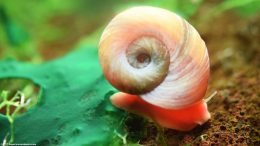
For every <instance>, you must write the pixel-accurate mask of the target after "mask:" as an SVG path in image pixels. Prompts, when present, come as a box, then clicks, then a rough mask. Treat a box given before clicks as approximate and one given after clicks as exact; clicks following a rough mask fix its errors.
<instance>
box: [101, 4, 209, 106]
mask: <svg viewBox="0 0 260 146" xmlns="http://www.w3.org/2000/svg"><path fill="white" fill-rule="evenodd" d="M99 59H100V64H101V67H102V69H103V72H104V75H105V77H106V79H107V80H108V81H109V82H110V83H111V84H112V85H113V86H114V87H115V88H117V89H118V90H120V91H122V92H125V93H129V94H134V95H139V96H140V97H141V98H142V99H143V100H145V101H146V102H148V103H150V104H153V105H156V106H159V107H162V108H166V109H180V108H184V107H188V106H190V105H192V104H194V103H196V102H198V101H201V100H202V98H203V97H204V95H205V92H206V90H207V85H208V78H209V58H208V52H207V48H206V46H205V43H204V41H203V40H202V39H201V37H200V35H199V34H198V32H197V31H196V30H195V29H194V28H193V27H192V26H191V25H190V24H189V23H188V22H187V21H185V20H184V19H183V18H181V17H180V16H178V15H176V14H174V13H172V12H170V11H167V10H164V9H161V8H155V7H147V6H145V7H134V8H130V9H128V10H126V11H123V12H122V13H120V14H118V15H117V16H116V17H115V18H114V19H113V20H112V21H111V22H110V23H109V24H108V26H107V27H106V28H105V30H104V32H103V34H102V36H101V39H100V43H99Z"/></svg>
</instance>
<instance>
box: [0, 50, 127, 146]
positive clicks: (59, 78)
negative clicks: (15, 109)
mask: <svg viewBox="0 0 260 146" xmlns="http://www.w3.org/2000/svg"><path fill="white" fill-rule="evenodd" d="M10 77H12V78H25V79H29V80H32V81H33V82H34V83H35V84H38V85H39V86H40V87H41V89H42V97H41V98H39V101H38V103H37V104H36V105H35V106H34V107H32V108H30V109H28V111H26V112H25V113H23V114H22V115H19V116H17V117H16V118H15V120H14V143H31V144H37V145H41V146H42V145H65V146H66V145H68V146H71V145H122V140H121V139H120V138H119V137H118V136H117V135H116V134H115V131H117V132H120V133H123V132H124V131H123V126H124V125H122V122H121V121H122V120H123V119H124V116H125V113H124V112H122V111H121V110H118V109H116V108H114V107H113V106H112V105H111V104H110V102H109V96H110V95H112V94H113V93H114V91H115V89H114V88H113V87H111V86H110V85H109V84H108V83H107V82H106V80H105V79H104V77H103V75H102V71H101V69H100V66H99V64H98V59H97V49H96V48H95V47H88V48H82V49H80V50H77V51H75V52H73V53H71V54H69V55H68V56H65V57H63V58H61V59H58V60H53V61H51V62H47V63H44V64H39V65H34V64H30V63H22V62H17V61H14V60H6V61H2V62H0V79H1V78H10ZM0 129H1V131H0V140H2V141H3V139H4V138H5V136H6V135H8V132H9V126H8V124H7V119H6V117H5V116H0ZM2 141H1V142H2Z"/></svg>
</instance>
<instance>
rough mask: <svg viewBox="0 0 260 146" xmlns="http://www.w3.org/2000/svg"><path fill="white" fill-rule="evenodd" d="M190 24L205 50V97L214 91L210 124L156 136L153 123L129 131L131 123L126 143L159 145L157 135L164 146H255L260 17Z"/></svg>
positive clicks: (259, 117)
mask: <svg viewBox="0 0 260 146" xmlns="http://www.w3.org/2000/svg"><path fill="white" fill-rule="evenodd" d="M198 15H200V14H198ZM198 17H199V16H198ZM198 17H195V18H194V20H197V19H198ZM194 24H195V27H196V28H197V29H198V31H199V32H200V33H201V35H202V37H203V39H204V40H205V41H206V44H207V46H208V49H209V55H210V61H211V79H210V82H209V90H208V95H210V94H211V93H213V92H214V91H218V94H217V95H216V96H215V97H214V98H213V99H212V100H211V101H210V102H209V104H208V107H209V111H210V112H211V115H212V117H211V119H210V120H209V121H208V122H207V123H205V124H204V125H202V126H198V127H197V128H195V129H193V130H192V131H189V132H178V131H175V130H169V129H167V130H166V129H165V130H164V132H158V129H157V128H156V127H155V125H154V124H152V123H148V124H144V125H146V126H145V127H143V128H140V126H139V127H134V126H133V125H135V124H136V123H134V121H135V122H137V123H138V121H139V122H140V120H133V119H130V120H129V121H130V122H129V123H128V124H127V125H128V126H129V132H130V133H129V138H130V139H131V138H134V136H133V135H142V134H143V136H142V137H143V138H142V139H141V141H140V142H139V143H140V144H143V145H148V146H149V145H151V146H152V145H163V143H162V139H160V138H159V137H160V136H163V137H164V138H165V141H166V143H167V145H169V146H174V145H181V146H184V145H186V146H190V145H205V146H208V145H211V146H213V145H216V146H219V145H237V146H241V145H243V146H244V145H255V146H258V145H260V122H259V121H260V65H259V64H260V60H259V58H260V44H259V38H260V25H259V24H260V19H259V16H252V17H249V18H241V17H240V16H239V15H237V14H235V13H233V12H226V13H225V14H222V15H221V16H217V17H216V18H214V19H211V20H210V21H208V22H206V23H205V22H194ZM196 25H197V26H196ZM208 95H207V96H208ZM140 130H143V131H145V132H143V133H140Z"/></svg>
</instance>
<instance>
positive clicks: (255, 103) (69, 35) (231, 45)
mask: <svg viewBox="0 0 260 146" xmlns="http://www.w3.org/2000/svg"><path fill="white" fill-rule="evenodd" d="M141 5H149V6H157V7H161V8H165V9H168V10H171V11H173V12H176V13H178V14H179V15H181V16H182V17H184V18H185V19H186V20H188V22H189V23H190V24H192V25H193V26H194V27H195V28H196V29H197V30H198V32H199V33H200V34H201V37H202V38H203V39H204V40H205V42H206V44H207V47H208V50H209V56H210V62H211V78H210V83H209V89H208V93H207V94H208V95H210V94H211V93H213V92H214V91H218V95H217V96H216V97H214V98H213V99H212V101H211V102H210V103H209V110H210V111H211V113H212V119H214V120H212V121H210V122H209V123H207V124H205V126H204V127H202V128H198V129H195V130H193V131H191V132H189V133H181V132H177V131H172V130H166V131H165V132H164V134H165V137H166V138H167V139H168V140H167V144H168V145H185V144H187V143H192V144H201V143H204V144H205V145H207V144H216V145H219V144H223V143H226V144H230V145H232V144H238V145H247V144H248V145H252V144H253V145H260V141H259V135H260V134H259V129H260V124H259V120H260V109H259V108H260V101H259V100H260V90H259V89H260V0H104V1H101V0H66V1H65V0H41V1H39V0H26V2H25V1H21V0H1V1H0V60H8V59H15V60H18V61H22V62H29V63H31V64H40V63H44V62H47V61H50V60H53V59H56V58H60V57H62V56H64V55H66V54H68V53H70V52H72V51H74V50H77V49H79V48H82V47H86V46H94V47H97V46H98V42H99V38H100V36H101V33H102V31H103V29H104V27H105V26H106V25H107V24H108V22H109V21H110V20H111V19H112V18H113V17H114V16H115V15H116V14H118V13H119V12H120V11H122V10H124V9H126V8H129V7H132V6H141ZM19 82H20V81H17V80H14V81H11V80H8V81H6V80H5V83H4V84H3V81H2V82H0V83H2V85H0V87H1V86H2V87H7V85H8V86H10V88H11V86H18V87H15V89H17V88H20V86H22V87H23V86H26V84H29V83H28V82H25V83H24V81H22V82H23V85H20V83H19ZM12 88H13V87H12ZM31 90H34V89H31ZM37 90H38V89H37ZM30 92H32V91H30ZM2 113H4V112H3V111H2ZM223 117H225V118H223ZM129 119H130V120H129V121H128V122H126V124H127V126H128V133H129V136H128V138H129V139H131V140H134V141H138V143H141V144H144V145H149V144H154V143H157V142H156V138H155V137H156V132H154V131H156V130H155V128H154V125H152V126H151V125H149V124H147V125H141V126H140V127H134V125H135V124H136V123H138V118H129ZM139 120H140V119H139ZM132 123H135V124H132ZM140 131H146V134H144V133H140ZM201 133H204V136H205V135H206V137H204V138H203V137H202V138H201V136H202V135H201ZM159 144H160V143H159Z"/></svg>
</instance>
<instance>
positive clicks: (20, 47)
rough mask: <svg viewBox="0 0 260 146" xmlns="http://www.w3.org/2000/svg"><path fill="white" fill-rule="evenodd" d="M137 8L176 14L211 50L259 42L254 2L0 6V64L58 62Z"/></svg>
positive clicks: (124, 0) (47, 1)
mask: <svg viewBox="0 0 260 146" xmlns="http://www.w3.org/2000/svg"><path fill="white" fill-rule="evenodd" d="M140 5H151V6H158V7H162V8H166V9H169V10H171V11H174V12H176V13H178V14H179V15H181V16H183V17H184V18H186V19H188V21H189V22H190V23H191V24H192V25H194V26H195V27H196V28H197V29H198V30H199V32H200V33H201V34H202V36H203V38H204V39H205V40H206V42H208V41H214V42H215V45H218V43H219V41H220V40H218V39H221V38H225V37H228V36H230V35H235V37H239V38H238V39H239V41H249V42H250V39H256V38H257V37H258V38H259V9H260V3H259V0H161V1H158V0H106V1H96V0H66V1H64V0H42V1H37V0H27V1H26V2H24V1H20V0H1V2H0V58H1V59H6V58H15V59H18V60H21V61H31V62H43V61H46V60H49V59H53V58H57V57H60V56H63V55H64V54H66V53H68V52H70V51H71V50H73V49H75V48H77V46H78V45H79V44H87V45H89V44H92V45H97V43H98V40H99V36H100V34H101V32H102V30H103V28H104V27H105V25H106V24H107V23H108V22H109V20H111V19H112V18H113V16H115V15H116V14H117V13H118V12H120V11H122V10H124V9H126V8H128V7H131V6H140ZM212 35H214V40H211V39H213V36H212ZM248 37H249V38H248ZM246 39H248V40H246ZM225 40H226V38H225ZM229 41H236V40H234V38H233V39H232V40H228V42H223V41H221V45H222V46H220V47H225V48H226V47H229V48H231V47H232V46H228V45H227V46H224V45H223V43H231V44H229V45H232V42H229ZM233 43H234V42H233ZM247 46H248V44H247ZM216 47H219V46H213V47H211V46H210V47H209V48H210V49H214V48H216ZM254 47H255V46H254ZM218 50H219V49H218Z"/></svg>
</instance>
